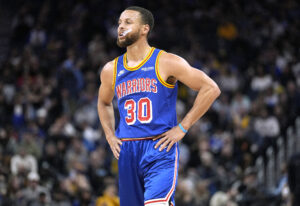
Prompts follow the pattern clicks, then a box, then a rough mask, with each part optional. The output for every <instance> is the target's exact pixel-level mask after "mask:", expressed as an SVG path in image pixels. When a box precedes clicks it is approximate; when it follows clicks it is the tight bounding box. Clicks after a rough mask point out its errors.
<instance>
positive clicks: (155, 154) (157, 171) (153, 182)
mask: <svg viewBox="0 0 300 206" xmlns="http://www.w3.org/2000/svg"><path fill="white" fill-rule="evenodd" d="M155 143H156V141H152V144H151V146H150V147H149V148H147V154H146V155H145V156H144V157H143V160H142V165H144V167H143V171H144V181H145V193H144V198H145V203H144V204H145V205H146V206H173V205H175V203H174V193H175V188H176V185H177V175H178V164H179V160H178V158H179V151H178V144H175V145H174V146H173V147H172V149H171V150H170V151H169V152H167V151H166V150H164V151H161V152H160V151H159V150H158V149H154V145H155Z"/></svg>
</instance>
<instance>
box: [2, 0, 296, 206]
mask: <svg viewBox="0 0 300 206" xmlns="http://www.w3.org/2000/svg"><path fill="white" fill-rule="evenodd" d="M129 5H139V6H143V7H146V8H148V9H150V10H151V11H152V12H153V14H154V17H155V24H156V25H155V27H154V31H153V33H152V34H151V35H150V39H149V42H150V44H151V45H153V46H155V47H158V48H161V49H164V50H166V51H168V52H173V53H175V54H178V55H180V56H182V57H184V58H185V59H186V60H187V61H188V62H189V63H190V64H191V65H192V66H194V67H196V68H198V69H201V70H203V71H204V72H206V73H207V74H208V75H209V76H210V77H212V78H213V79H214V80H215V81H216V82H217V83H218V85H219V87H220V88H221V91H222V94H221V96H220V97H219V98H218V100H217V101H216V102H215V103H214V104H213V106H212V108H211V109H210V110H209V112H208V113H207V114H206V115H205V116H204V117H203V118H201V120H200V121H198V122H197V123H196V125H195V126H193V127H192V128H191V129H190V131H189V132H188V134H187V135H186V137H185V138H184V139H183V141H182V142H181V144H180V149H181V153H180V167H179V179H178V187H177V191H176V205H177V206H236V205H241V206H243V205H245V206H246V205H249V206H250V205H253V206H254V205H255V206H258V205H263V204H264V205H266V203H265V201H268V202H269V204H268V205H271V203H270V202H272V201H273V200H274V201H276V202H277V203H276V204H277V205H278V204H284V202H285V201H286V200H285V199H286V196H287V194H288V189H287V188H286V168H285V167H283V169H282V176H283V178H282V181H283V182H282V183H280V184H278V188H266V187H264V186H263V185H260V184H259V183H258V181H257V170H256V168H255V167H254V162H255V159H256V158H257V157H258V156H261V155H262V156H263V155H265V150H266V148H267V147H269V146H274V145H275V142H276V139H277V138H278V137H279V136H280V135H283V136H284V135H285V132H286V129H287V127H288V126H289V125H292V124H294V120H295V118H296V117H297V115H299V114H300V111H299V110H300V106H299V105H300V90H299V87H300V41H299V36H300V5H299V2H298V1H296V0H286V1H279V0H263V1H261V0H252V1H246V0H241V1H240V0H224V1H218V0H211V1H197V0H188V1H185V0H175V1H174V0H173V1H172V0H162V1H134V0H127V1H118V0H110V1H104V0H86V1H83V0H63V1H59V0H42V1H40V0H32V1H22V0H17V1H12V2H7V7H6V9H10V10H11V13H12V14H13V18H12V22H11V30H12V35H11V38H10V49H9V53H8V54H7V58H6V59H5V61H4V62H3V63H2V65H1V67H0V205H20V206H23V205H24V206H27V205H28V206H39V205H46V206H47V205H49V206H50V205H58V206H79V205H82V206H89V205H96V206H118V205H119V200H118V188H117V177H118V172H117V161H116V160H115V159H114V158H113V156H112V153H111V151H110V149H109V146H108V144H107V143H106V140H105V136H104V133H103V131H102V128H101V126H100V122H99V119H98V115H97V95H98V87H99V85H100V83H101V82H100V80H99V74H100V71H101V68H102V66H103V65H104V64H105V63H106V62H107V61H110V60H112V59H113V58H115V57H116V56H118V55H120V54H121V53H123V52H124V50H122V49H120V48H118V47H117V46H116V36H117V33H116V28H117V19H118V17H119V15H120V12H122V10H124V8H126V7H127V6H129ZM178 93H179V99H178V103H177V112H178V120H179V121H180V119H181V118H183V116H184V114H185V113H186V112H187V111H188V110H189V108H190V107H191V106H192V104H193V100H194V97H195V95H196V92H195V91H192V90H190V89H187V88H186V87H185V86H184V85H180V87H179V92H178ZM116 113H117V110H116ZM278 202H281V203H278Z"/></svg>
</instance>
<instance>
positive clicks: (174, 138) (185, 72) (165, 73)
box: [155, 52, 221, 151]
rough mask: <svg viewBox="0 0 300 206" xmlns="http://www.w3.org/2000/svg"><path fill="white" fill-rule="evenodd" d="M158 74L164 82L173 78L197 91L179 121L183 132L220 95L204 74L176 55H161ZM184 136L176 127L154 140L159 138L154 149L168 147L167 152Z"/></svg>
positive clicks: (215, 86) (216, 87)
mask: <svg viewBox="0 0 300 206" xmlns="http://www.w3.org/2000/svg"><path fill="white" fill-rule="evenodd" d="M159 72H160V75H161V76H162V78H163V79H164V80H166V79H167V78H168V77H174V78H176V79H177V80H179V81H180V82H182V83H183V84H185V85H186V86H188V87H189V88H191V89H193V90H196V91H198V94H197V96H196V98H195V101H194V104H193V106H192V108H191V109H190V110H189V112H188V113H187V114H186V116H185V117H184V118H183V120H182V121H181V125H182V126H183V128H184V129H185V130H188V129H189V128H190V127H191V126H192V125H193V124H195V122H196V121H198V120H199V119H200V118H201V117H202V116H203V115H204V114H205V113H206V111H207V110H208V109H209V107H210V106H211V105H212V103H213V102H214V101H215V99H216V98H217V97H218V96H219V95H220V93H221V91H220V89H219V87H218V85H217V84H216V83H215V82H214V81H213V80H212V79H211V78H210V77H208V76H207V75H206V74H205V73H204V72H202V71H200V70H198V69H196V68H193V67H192V66H190V65H189V64H188V63H187V61H185V60H184V59H183V58H181V57H179V56H177V55H174V54H171V53H166V52H164V53H162V54H161V57H160V60H159ZM184 135H185V133H184V132H183V131H182V130H181V129H180V128H179V126H178V125H177V126H176V127H173V128H172V129H171V130H169V131H167V132H165V133H163V134H161V135H159V136H157V137H156V138H155V139H158V138H160V141H158V143H157V144H156V145H155V148H158V147H159V146H160V148H159V150H160V151H162V150H163V149H164V148H165V147H167V146H168V148H167V151H169V150H170V149H171V147H172V146H173V144H175V143H176V142H178V141H179V140H181V139H182V138H183V137H184Z"/></svg>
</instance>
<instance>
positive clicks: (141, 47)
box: [127, 41, 151, 61]
mask: <svg viewBox="0 0 300 206" xmlns="http://www.w3.org/2000/svg"><path fill="white" fill-rule="evenodd" d="M150 49H151V47H150V45H149V44H148V42H147V41H137V42H135V43H134V44H132V45H130V46H128V47H127V61H142V60H143V59H144V58H145V57H146V56H147V54H148V53H149V51H150Z"/></svg>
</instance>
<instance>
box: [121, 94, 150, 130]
mask: <svg viewBox="0 0 300 206" xmlns="http://www.w3.org/2000/svg"><path fill="white" fill-rule="evenodd" d="M124 108H125V109H126V110H127V116H126V117H125V120H126V123H127V124H128V125H133V124H134V123H135V122H136V116H137V119H138V120H139V121H140V122H141V123H149V122H151V120H152V102H151V100H150V99H149V98H147V97H144V98H141V99H140V100H139V101H138V102H137V103H136V102H135V101H134V100H133V99H128V100H126V102H125V104H124Z"/></svg>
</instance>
